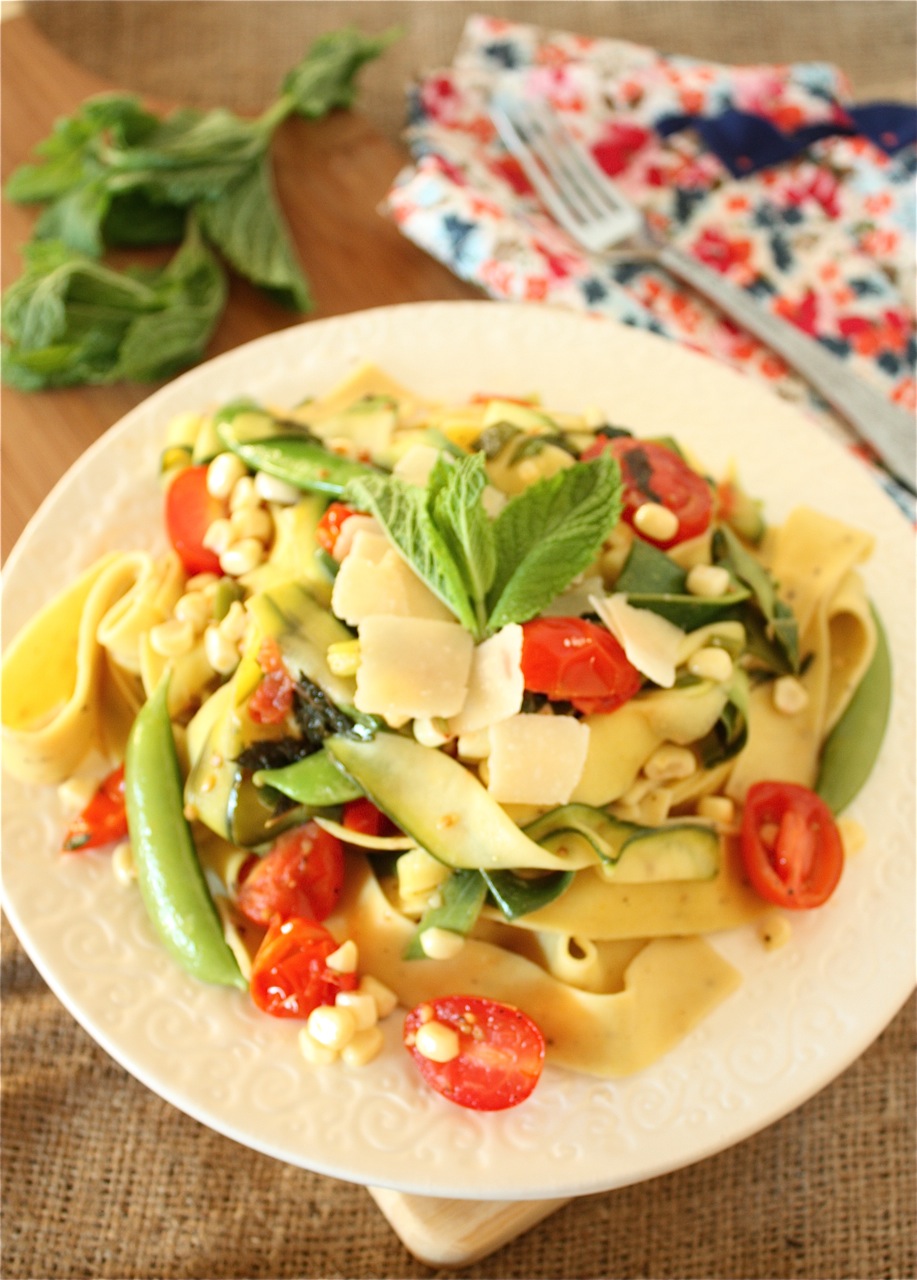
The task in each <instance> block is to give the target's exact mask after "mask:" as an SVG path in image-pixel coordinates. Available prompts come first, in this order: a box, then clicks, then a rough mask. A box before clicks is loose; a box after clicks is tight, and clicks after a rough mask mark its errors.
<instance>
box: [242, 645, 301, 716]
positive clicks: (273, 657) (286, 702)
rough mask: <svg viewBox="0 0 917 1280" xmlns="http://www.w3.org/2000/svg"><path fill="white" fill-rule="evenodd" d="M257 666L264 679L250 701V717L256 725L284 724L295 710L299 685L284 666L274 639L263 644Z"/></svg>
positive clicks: (281, 655) (259, 650)
mask: <svg viewBox="0 0 917 1280" xmlns="http://www.w3.org/2000/svg"><path fill="white" fill-rule="evenodd" d="M258 666H259V667H260V668H261V670H262V671H263V672H264V676H263V677H262V679H261V681H260V683H259V685H258V687H257V689H256V690H255V692H254V693H253V694H252V696H251V697H250V698H249V700H248V714H249V715H250V716H251V718H252V720H254V722H255V724H282V723H283V721H284V720H286V718H287V716H288V715H289V714H290V711H291V710H292V708H293V694H294V692H295V689H296V686H295V684H294V683H293V677H292V676H291V675H290V673H289V671H287V669H286V666H285V665H284V661H283V654H282V653H281V652H280V645H279V644H278V643H277V641H276V640H275V639H274V638H273V637H272V636H268V637H267V639H265V640H262V642H261V645H260V647H259V649H258Z"/></svg>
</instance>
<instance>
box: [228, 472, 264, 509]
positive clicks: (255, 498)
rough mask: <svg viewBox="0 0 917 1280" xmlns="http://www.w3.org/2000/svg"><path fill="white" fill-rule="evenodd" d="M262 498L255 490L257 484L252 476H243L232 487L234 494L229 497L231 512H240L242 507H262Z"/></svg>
mask: <svg viewBox="0 0 917 1280" xmlns="http://www.w3.org/2000/svg"><path fill="white" fill-rule="evenodd" d="M260 506H261V496H260V494H259V493H258V490H257V489H256V488H255V482H254V480H253V479H252V477H251V476H249V475H245V476H242V478H241V479H240V480H237V481H236V483H235V484H234V485H233V487H232V493H231V494H230V495H229V510H230V511H239V510H241V508H242V507H260Z"/></svg>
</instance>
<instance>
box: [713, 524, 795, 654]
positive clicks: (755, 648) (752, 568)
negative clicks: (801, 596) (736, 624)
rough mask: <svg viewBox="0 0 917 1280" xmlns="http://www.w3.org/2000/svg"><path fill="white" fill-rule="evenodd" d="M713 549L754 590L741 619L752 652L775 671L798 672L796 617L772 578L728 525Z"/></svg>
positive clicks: (717, 559)
mask: <svg viewBox="0 0 917 1280" xmlns="http://www.w3.org/2000/svg"><path fill="white" fill-rule="evenodd" d="M712 552H713V562H714V564H718V565H722V566H723V567H724V568H726V569H728V570H729V572H730V573H731V574H732V575H733V577H735V578H738V580H739V582H742V583H744V584H745V586H746V587H748V588H749V590H750V591H751V593H752V599H751V600H750V601H749V604H748V606H747V607H746V610H745V613H744V615H743V618H742V621H743V622H744V624H745V627H746V631H747V633H748V645H749V649H750V651H751V652H752V653H753V654H754V655H755V657H757V658H759V659H760V660H761V661H762V662H764V663H766V664H767V665H768V666H770V667H771V668H772V669H774V670H776V671H783V672H798V671H799V634H798V627H797V624H796V617H795V615H794V613H793V610H792V609H791V608H790V607H789V605H787V604H785V603H784V601H783V600H781V599H780V597H779V596H778V595H777V587H776V584H775V582H774V580H773V578H772V577H771V576H770V574H769V573H768V572H767V570H766V569H765V568H764V567H763V565H762V564H761V563H760V562H759V561H758V560H756V559H755V557H754V556H753V555H751V554H750V552H748V551H746V549H745V548H744V547H743V546H742V543H741V542H740V541H739V539H738V538H737V537H736V535H735V534H734V533H733V532H732V530H731V529H729V528H728V527H727V526H726V525H720V527H719V528H718V529H717V530H716V532H715V533H714V535H713V543H712Z"/></svg>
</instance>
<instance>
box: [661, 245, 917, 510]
mask: <svg viewBox="0 0 917 1280" xmlns="http://www.w3.org/2000/svg"><path fill="white" fill-rule="evenodd" d="M654 258H655V260H656V261H657V262H658V263H659V265H660V266H662V267H664V268H665V269H666V270H667V271H669V272H671V274H672V275H673V276H677V277H678V279H680V280H682V281H683V282H684V283H685V284H688V285H690V286H691V287H692V288H693V289H696V290H697V292H698V293H700V294H702V295H703V296H704V297H705V298H707V299H708V301H710V302H714V303H716V305H717V306H718V307H719V308H720V309H721V310H722V311H724V312H725V313H726V315H728V316H729V317H730V318H731V319H733V320H735V321H736V323H737V324H740V325H741V326H742V328H743V329H747V330H748V332H749V333H751V334H754V336H755V337H756V338H760V339H761V341H762V342H764V343H765V344H766V345H767V346H768V347H770V349H771V350H772V351H775V352H776V353H777V354H778V355H780V356H782V357H783V359H784V360H786V362H787V363H788V364H789V365H791V366H792V368H794V369H795V370H796V371H797V373H800V374H802V376H803V377H804V378H805V379H806V380H807V381H808V382H809V383H810V384H811V386H812V387H814V388H815V390H816V391H817V392H818V393H819V395H820V396H822V397H823V399H824V400H826V401H827V403H828V404H830V405H831V406H832V407H833V408H834V409H836V410H837V412H838V413H839V414H840V415H841V416H842V417H843V418H844V419H845V420H846V421H847V422H848V423H849V424H850V425H851V426H852V427H853V429H854V431H855V432H856V433H857V435H858V436H859V437H860V438H861V439H862V440H864V441H866V443H867V444H869V445H870V446H871V447H872V448H873V449H874V450H875V452H876V453H877V454H878V456H879V457H880V458H881V460H882V461H883V462H884V464H885V466H886V467H887V468H888V470H889V471H890V472H891V474H892V475H893V476H894V477H895V478H896V479H897V480H898V481H899V482H900V483H901V484H903V485H904V486H905V488H906V489H908V490H909V491H910V492H911V493H914V492H915V470H917V425H915V419H914V417H913V416H912V415H911V414H908V413H906V412H905V411H904V410H903V409H898V408H896V406H895V405H893V404H890V403H889V401H888V400H886V399H885V397H884V396H883V395H882V394H881V393H880V392H878V391H876V390H874V389H873V388H872V387H871V386H870V385H869V384H868V383H866V382H864V381H863V380H862V379H861V378H860V377H859V376H858V375H857V374H855V373H853V372H852V371H851V370H850V369H848V368H847V367H846V366H845V365H844V364H843V362H842V361H841V360H839V359H838V358H837V357H836V356H833V355H832V354H831V353H830V351H827V350H826V349H825V348H824V347H822V346H820V344H819V343H818V342H816V341H815V340H814V339H813V338H810V337H808V336H807V335H806V334H804V333H802V332H800V330H799V329H797V328H795V327H794V326H793V325H791V324H790V323H788V322H787V321H785V320H782V319H781V318H780V317H779V316H776V315H774V314H773V313H772V312H770V311H767V310H766V309H765V308H764V307H763V306H762V305H761V303H760V302H758V301H757V300H756V299H754V298H752V297H750V296H749V294H747V293H746V292H745V291H744V290H743V289H740V288H738V287H737V286H736V285H734V284H733V283H732V282H731V281H730V280H727V279H726V277H725V276H722V275H720V273H719V272H718V271H713V270H712V269H711V268H710V267H706V266H704V264H703V263H702V262H698V260H697V259H696V258H692V257H691V256H690V255H688V254H687V253H684V252H683V251H682V250H681V249H678V248H676V247H675V246H674V245H662V246H660V247H659V248H658V250H657V252H656V254H655V255H654Z"/></svg>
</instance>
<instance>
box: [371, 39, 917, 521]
mask: <svg viewBox="0 0 917 1280" xmlns="http://www.w3.org/2000/svg"><path fill="white" fill-rule="evenodd" d="M508 88H509V89H512V90H515V89H519V90H523V89H524V90H525V91H526V92H529V93H537V94H539V95H540V96H542V97H543V98H544V99H545V100H547V102H548V103H549V104H550V105H551V107H552V108H553V109H554V110H555V111H556V112H557V113H558V114H559V115H560V116H562V117H563V119H564V120H565V121H566V123H567V125H568V126H569V127H570V128H571V130H572V131H573V132H574V133H576V134H577V135H578V136H579V137H580V138H581V139H582V140H583V141H584V142H585V143H586V144H587V145H588V147H589V148H590V149H591V151H592V153H593V155H594V156H595V158H596V160H597V161H598V162H599V164H600V165H601V167H602V168H603V169H604V170H605V172H606V173H608V174H609V176H610V177H612V178H613V179H614V181H615V183H616V185H618V186H619V188H620V189H621V190H622V191H623V192H624V194H625V195H626V196H627V197H628V198H629V199H630V200H631V201H632V202H633V203H634V204H635V205H636V206H637V207H638V208H639V209H640V210H641V211H642V213H643V216H644V218H645V219H646V220H647V222H648V223H649V225H650V226H651V227H652V228H653V230H654V231H655V232H656V233H657V234H658V235H660V236H661V237H663V238H665V239H667V240H670V241H672V242H674V243H676V244H678V245H679V246H680V247H681V248H682V249H684V250H686V251H688V252H689V253H691V254H693V255H695V256H696V257H697V258H699V259H701V260H702V261H703V262H705V263H707V264H708V265H710V266H712V267H713V268H715V269H716V270H717V271H721V272H723V273H724V274H726V275H727V276H728V277H729V278H730V279H731V280H732V281H734V282H735V283H736V284H738V285H741V286H742V287H744V288H746V289H748V290H749V291H750V292H751V293H753V294H754V295H755V296H757V297H758V298H759V300H760V302H761V305H762V306H765V307H770V308H772V309H773V310H774V311H776V312H777V313H778V314H780V315H782V316H784V317H785V318H786V319H787V320H789V321H790V322H792V323H793V324H796V325H798V326H799V328H800V329H802V330H803V331H804V332H806V333H808V334H810V335H811V336H813V337H815V338H817V339H818V340H820V341H821V342H822V343H824V344H825V346H827V347H828V348H829V349H830V350H831V351H833V352H834V353H835V354H836V355H838V356H839V357H840V358H841V359H843V360H845V361H848V362H849V363H850V364H851V366H852V367H853V368H854V369H855V370H856V371H857V372H858V373H859V374H861V375H862V377H863V378H864V379H865V380H868V381H871V382H872V383H873V384H874V385H876V386H878V387H879V388H880V389H882V390H883V391H884V392H885V393H886V394H887V395H888V397H889V399H890V400H892V401H893V402H895V403H897V404H899V405H900V406H902V407H903V408H905V409H914V407H915V405H917V381H915V361H917V337H915V323H914V296H913V290H914V270H915V266H914V237H915V198H914V175H915V171H917V111H915V109H914V108H913V107H910V106H899V105H896V104H891V103H884V104H875V105H870V106H865V107H858V106H856V105H855V104H853V103H852V102H851V98H850V93H849V89H848V87H847V84H846V82H845V80H844V77H843V75H842V73H841V72H840V71H839V70H837V69H836V68H834V67H832V66H830V65H827V64H825V63H797V64H793V65H787V66H764V65H761V66H736V67H731V66H724V65H719V64H715V63H709V62H704V61H700V60H698V59H695V58H687V57H677V56H669V55H662V54H660V53H658V52H657V51H656V50H654V49H650V48H644V47H641V46H639V45H635V44H631V43H628V42H625V41H621V40H613V39H592V38H586V37H582V36H577V35H573V34H569V33H563V32H560V33H559V32H546V31H544V30H541V29H539V28H537V27H533V26H529V25H523V24H519V23H510V22H505V21H502V20H497V19H493V18H488V17H473V18H471V19H470V20H469V22H468V24H467V26H466V28H465V31H464V34H463V37H462V40H461V44H460V47H459V50H458V53H457V56H456V58H455V60H454V62H453V64H452V66H451V67H448V68H444V69H440V70H436V71H434V72H431V73H430V74H428V75H425V76H424V77H423V78H422V79H421V80H420V81H419V82H418V83H417V84H416V85H415V86H414V87H413V88H412V91H411V99H410V114H409V120H408V127H407V131H406V138H407V141H408V144H409V146H410V148H411V153H412V157H413V163H412V165H411V166H410V167H409V168H407V169H406V170H405V171H404V172H402V173H401V174H400V175H399V176H398V178H397V180H396V182H395V185H394V187H393V189H392V191H391V192H390V193H389V196H388V202H387V207H388V210H389V212H390V214H391V216H392V217H393V218H394V219H395V221H396V222H397V223H398V225H399V226H400V228H401V229H402V231H403V232H404V234H405V235H407V236H408V237H409V238H410V239H412V240H413V241H415V242H416V243H417V244H419V245H420V246H422V247H423V248H424V249H425V250H426V251H427V252H429V253H430V254H431V255H433V256H434V257H436V258H438V259H439V260H440V261H442V262H444V263H446V264H447V265H448V266H449V267H450V268H451V269H452V270H453V271H455V272H456V274H458V275H459V276H461V277H462V278H464V279H466V280H469V281H471V282H473V283H475V284H477V285H480V286H481V287H482V288H483V289H484V290H485V291H486V292H487V293H488V294H490V295H491V296H492V297H494V298H502V299H513V300H517V301H518V300H523V299H526V300H543V301H546V302H550V303H554V304H557V305H562V306H569V307H572V308H579V309H581V310H585V311H590V312H597V313H602V314H605V315H608V316H611V317H613V318H615V319H617V320H620V321H624V322H625V323H628V324H633V325H637V326H639V327H642V328H646V329H650V330H653V331H654V332H656V333H660V334H663V335H666V336H668V337H671V338H675V339H676V340H679V341H682V342H685V343H688V344H690V345H691V346H693V347H695V348H698V349H700V350H702V351H705V352H708V353H709V354H711V355H714V356H716V357H717V358H718V359H720V360H725V361H727V362H728V363H730V364H732V365H734V366H736V367H738V368H740V369H742V370H744V371H745V372H746V373H748V374H750V375H752V376H754V377H757V378H760V379H762V380H763V381H766V382H767V383H769V384H771V385H772V386H773V387H774V388H775V389H776V390H777V391H779V392H780V393H781V394H783V395H785V396H787V397H790V398H793V399H796V400H800V401H802V402H803V403H804V405H805V407H806V408H808V409H809V410H810V411H811V412H813V413H814V414H816V415H817V416H818V417H819V418H820V420H821V421H822V422H823V424H824V425H825V426H826V427H827V429H828V430H829V431H831V432H832V433H833V434H834V435H835V436H836V437H837V438H839V439H840V440H842V441H843V442H844V443H845V444H846V445H847V446H848V447H849V448H851V449H853V450H855V451H856V452H858V453H859V454H860V456H862V457H863V458H864V460H866V461H868V457H867V452H866V451H865V450H864V449H862V448H861V447H859V446H857V445H855V444H854V443H853V437H852V435H851V434H850V433H848V432H847V430H846V428H845V427H843V426H842V424H841V423H840V420H839V419H838V418H837V417H836V416H835V415H834V414H833V413H832V412H831V411H830V410H829V409H828V408H827V406H826V405H824V403H823V402H821V401H820V400H818V399H817V397H816V396H815V395H814V393H812V392H811V391H810V390H809V389H808V388H807V387H806V386H805V384H804V383H803V382H802V381H801V380H800V379H799V378H798V377H797V376H796V375H795V374H793V373H791V372H790V371H788V370H787V368H786V366H785V364H784V363H783V362H782V361H781V360H780V359H779V357H777V356H776V355H774V354H773V353H772V352H770V351H769V350H768V349H767V348H766V347H764V346H762V345H761V343H759V342H758V341H757V340H755V339H754V338H752V337H750V336H749V335H747V334H745V333H743V332H742V331H741V330H740V329H738V328H737V327H736V326H735V325H734V324H733V323H732V322H730V321H729V320H727V319H726V318H725V317H724V316H723V315H722V314H720V313H719V312H718V311H717V310H716V309H715V308H714V307H712V306H710V305H708V304H706V303H705V302H704V301H703V300H701V299H700V298H699V297H698V296H697V295H696V294H694V293H692V292H691V291H690V290H688V289H686V288H685V287H684V286H682V285H681V284H679V283H678V282H677V281H676V280H674V279H673V278H672V277H671V276H669V275H668V274H666V273H665V272H664V271H662V270H660V269H659V268H657V267H655V266H654V265H652V264H651V263H650V262H648V261H645V260H644V261H640V260H635V261H626V260H624V261H622V260H620V259H617V260H616V259H614V258H613V257H612V258H603V257H602V256H601V255H593V254H590V253H589V252H587V251H585V250H583V249H582V248H580V247H579V246H578V245H577V244H576V243H575V242H574V241H573V240H571V239H570V237H569V236H567V234H566V233H565V232H564V231H562V230H561V229H560V228H559V227H557V226H556V225H555V224H554V223H553V222H552V220H551V219H550V217H549V216H548V215H547V213H546V212H545V210H544V209H543V207H542V205H541V204H540V202H539V200H538V199H537V197H536V196H535V194H534V192H533V190H532V188H531V187H530V185H529V183H528V181H527V179H526V177H525V175H524V174H523V172H522V170H521V169H520V167H519V165H518V163H517V162H516V161H515V160H514V159H513V158H512V157H510V156H509V155H508V154H507V152H506V150H505V149H504V147H503V145H502V143H501V142H500V140H499V138H498V137H497V136H496V132H495V129H494V127H493V124H492V123H491V120H490V116H489V113H488V106H489V103H490V101H491V98H492V96H493V95H494V94H495V93H496V92H498V91H500V92H502V91H505V90H506V89H508ZM877 475H878V477H879V478H880V480H881V482H882V483H883V484H884V485H885V486H886V488H887V489H888V491H889V492H890V493H891V494H892V496H893V497H895V498H896V499H897V500H898V501H899V502H901V504H902V505H903V506H904V508H905V510H907V511H911V510H912V505H913V504H912V501H911V500H910V498H909V496H908V495H906V494H905V493H904V491H903V490H900V489H899V487H898V486H897V485H896V484H894V482H892V481H890V480H888V478H887V477H886V476H885V474H884V473H883V472H877Z"/></svg>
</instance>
